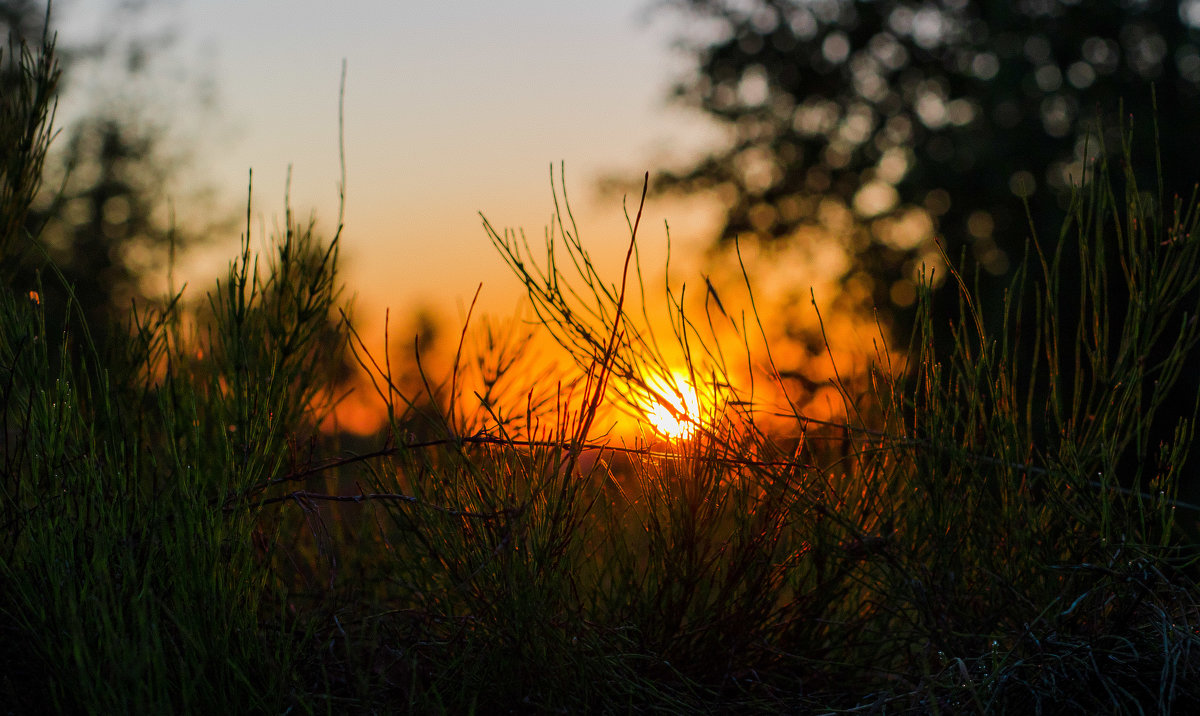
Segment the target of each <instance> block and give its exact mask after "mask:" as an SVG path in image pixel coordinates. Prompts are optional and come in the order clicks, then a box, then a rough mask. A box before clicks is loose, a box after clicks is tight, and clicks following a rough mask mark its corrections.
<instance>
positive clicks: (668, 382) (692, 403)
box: [644, 372, 700, 440]
mask: <svg viewBox="0 0 1200 716" xmlns="http://www.w3.org/2000/svg"><path fill="white" fill-rule="evenodd" d="M646 384H647V386H648V387H649V389H650V395H649V397H648V399H647V403H648V404H647V405H646V407H645V408H644V410H645V413H646V419H647V420H648V421H649V422H650V425H651V426H652V427H653V428H654V430H655V432H657V433H658V434H660V435H662V436H663V437H665V438H669V439H671V440H686V439H688V438H690V437H691V436H692V435H693V434H694V433H695V432H696V427H697V426H698V425H699V423H700V398H699V397H698V396H697V395H696V389H695V388H693V387H692V385H691V384H690V383H689V382H688V378H687V376H685V375H683V374H681V373H678V372H673V373H672V374H671V377H670V379H665V378H663V377H661V376H651V377H650V378H648V379H647V381H646Z"/></svg>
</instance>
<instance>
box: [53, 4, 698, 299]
mask: <svg viewBox="0 0 1200 716" xmlns="http://www.w3.org/2000/svg"><path fill="white" fill-rule="evenodd" d="M650 4H651V0H605V1H604V2H591V1H586V2H585V1H579V2H575V1H572V2H563V1H561V0H559V1H549V0H522V1H520V2H515V1H498V0H449V1H445V2H415V1H410V0H387V1H382V0H356V1H355V2H351V3H339V4H337V6H336V7H335V5H334V4H333V3H329V2H316V1H313V0H303V1H296V0H293V1H289V2H281V1H268V0H236V1H235V0H174V1H173V2H162V3H150V4H149V9H147V10H144V11H143V12H142V13H140V14H139V15H138V16H136V18H132V19H131V18H129V17H128V16H124V15H122V14H120V13H119V12H117V11H114V10H113V7H114V3H113V2H111V0H110V1H105V0H73V1H65V2H63V3H62V4H61V5H60V4H58V3H56V8H58V11H59V17H60V22H59V27H60V36H61V38H60V42H65V43H68V44H69V43H70V42H72V41H73V40H75V39H80V40H85V39H86V38H89V37H95V36H97V35H100V36H122V35H124V36H131V35H133V34H135V33H136V32H137V31H138V29H137V28H141V32H143V33H146V32H147V31H149V32H150V34H153V33H154V32H156V31H161V32H162V33H163V34H165V35H167V36H169V37H170V41H169V42H165V43H163V45H162V47H161V48H160V49H159V51H158V53H157V54H156V55H155V56H154V59H153V60H152V61H151V62H150V64H148V71H147V72H146V73H145V74H146V79H145V80H144V82H143V85H144V86H142V87H141V88H140V89H137V90H136V91H131V90H128V88H121V87H117V88H114V87H112V86H111V75H109V76H108V77H109V80H106V76H105V75H103V74H102V73H99V72H97V73H96V74H95V76H93V77H90V78H89V77H83V78H76V79H75V80H74V84H73V85H72V86H71V87H70V91H71V92H72V94H71V95H70V97H69V99H70V101H68V102H66V103H65V107H64V111H63V112H61V113H60V115H61V116H63V117H65V118H66V119H67V121H69V118H70V114H71V110H72V106H79V107H82V106H84V105H85V104H86V103H87V102H88V101H89V100H90V101H92V102H96V101H106V100H107V101H114V98H125V99H124V100H116V101H131V102H137V103H139V104H143V105H145V114H147V115H150V116H151V117H156V118H157V117H161V118H162V119H161V120H159V121H161V122H163V123H164V124H166V125H167V126H168V128H169V130H170V132H172V133H174V136H178V137H180V138H182V141H180V142H179V143H178V144H179V145H180V146H184V147H188V148H189V149H190V152H189V155H188V156H186V157H182V158H181V159H180V163H181V166H184V165H185V166H186V169H185V170H182V171H181V172H180V175H181V177H183V178H181V179H180V180H179V184H178V186H177V187H176V190H177V191H178V192H179V195H180V196H179V198H177V199H176V200H175V203H176V204H177V206H178V207H179V208H178V211H179V212H180V214H181V215H186V214H187V212H188V210H189V208H188V198H189V196H191V192H192V191H193V190H194V189H196V187H203V188H208V189H211V190H212V191H213V193H214V196H215V197H216V205H217V206H218V207H223V208H225V209H227V210H228V211H229V212H230V215H231V216H234V215H237V214H238V213H244V207H245V202H246V193H247V184H248V181H247V177H248V172H249V171H250V170H251V169H252V170H253V177H254V178H253V196H254V198H253V208H252V214H253V216H254V221H253V223H254V225H255V227H256V228H255V230H256V231H257V227H258V226H263V227H266V228H268V229H269V228H270V227H272V226H274V225H277V223H278V222H280V221H281V216H282V214H283V197H284V193H285V187H286V186H287V172H288V169H289V167H290V169H291V184H290V196H291V203H292V206H293V209H294V210H295V211H296V212H297V213H298V214H299V215H301V216H307V215H308V213H309V212H310V211H311V212H315V215H316V217H317V219H318V222H319V224H320V226H323V227H325V229H326V230H329V229H331V228H332V226H333V225H334V223H335V221H336V216H337V213H338V183H339V181H340V168H339V148H338V132H339V130H338V105H339V87H340V83H341V73H342V67H343V62H344V63H345V66H346V82H345V96H344V100H343V111H344V115H343V116H344V147H345V160H346V204H345V231H344V233H343V251H344V253H343V258H344V260H345V266H346V271H345V274H344V276H345V279H346V282H347V284H348V288H349V289H350V292H351V293H353V294H355V295H356V297H357V300H356V304H357V307H358V309H359V315H365V316H367V317H377V316H379V315H381V311H382V308H383V307H384V306H388V307H390V308H391V309H392V311H393V313H395V312H396V311H404V310H407V309H409V308H411V307H414V306H418V305H419V306H425V307H430V308H433V309H434V310H435V311H437V312H439V313H441V314H442V316H443V317H446V318H451V319H453V318H455V317H457V316H461V314H462V313H463V312H464V310H465V306H466V305H467V304H468V303H469V302H470V300H471V297H472V295H473V294H474V292H475V289H476V287H477V286H478V285H479V284H480V283H482V284H483V288H482V293H481V299H480V300H481V303H482V305H483V306H484V307H485V309H486V310H490V311H495V312H497V313H500V314H506V313H511V312H512V311H513V309H514V307H515V306H516V305H517V302H518V300H519V296H520V295H521V289H520V286H519V284H518V283H517V282H516V280H515V279H514V278H513V277H512V276H510V275H509V274H508V273H506V270H505V268H504V265H503V262H502V261H501V259H500V257H499V255H498V254H497V253H496V251H495V250H494V249H493V248H492V247H491V245H490V243H489V242H488V239H487V237H486V235H485V233H484V232H483V230H482V229H481V226H480V217H479V212H483V214H484V215H486V217H487V218H488V219H489V220H490V222H491V223H492V225H493V226H496V227H497V228H512V229H524V231H525V232H526V234H527V235H528V236H529V237H530V238H531V239H532V240H534V241H539V240H541V238H542V237H543V236H544V227H545V226H546V224H547V223H548V220H549V218H550V216H551V212H552V209H553V203H552V196H551V189H550V178H549V177H550V167H551V166H552V165H553V166H554V167H556V169H557V167H558V166H559V165H560V163H564V164H565V168H566V178H567V190H568V192H569V194H570V196H571V199H572V207H573V209H574V211H575V216H576V219H577V220H578V222H579V226H580V230H581V234H582V236H583V239H584V242H585V244H586V245H587V246H588V247H589V248H591V249H592V251H593V253H594V254H595V255H596V257H597V259H598V260H599V262H600V263H601V266H602V268H605V269H609V270H612V271H614V272H615V271H618V270H619V265H620V260H621V259H622V258H623V254H624V246H625V243H626V242H627V240H628V231H627V229H626V224H625V218H624V215H623V213H622V206H621V197H619V196H602V195H600V194H599V192H598V191H597V190H596V186H597V181H598V180H599V179H600V178H602V177H605V176H628V177H639V176H641V174H642V173H643V172H644V171H647V170H650V171H653V170H655V169H658V168H662V167H664V166H668V165H672V164H678V163H682V162H683V161H686V158H688V157H691V156H695V155H696V154H697V153H698V152H699V151H700V150H701V148H702V147H703V146H705V145H706V143H710V142H713V141H718V140H719V138H720V136H721V135H720V134H719V132H718V131H717V130H716V129H715V128H714V127H712V126H711V125H709V124H707V123H706V121H705V120H704V119H703V118H702V117H700V116H699V115H698V114H697V113H693V112H690V111H687V110H685V109H683V108H678V107H671V106H670V105H669V103H668V102H667V96H668V93H669V89H670V86H671V83H672V80H673V79H675V78H677V77H679V76H680V75H681V74H682V73H684V72H686V71H687V69H688V66H689V65H688V60H687V58H686V57H685V56H684V55H682V54H681V53H679V52H678V51H675V50H672V48H671V40H672V37H673V33H674V30H675V28H676V25H674V24H673V23H677V22H679V19H678V18H677V17H674V16H671V15H669V14H667V13H661V12H660V13H650V12H648V11H649V10H650ZM106 81H107V82H108V84H107V85H106ZM72 103H74V105H73V104H72ZM629 201H630V203H636V197H633V196H631V197H630V198H629ZM195 206H198V207H199V208H198V209H196V211H201V212H212V211H214V209H213V208H212V207H211V206H206V205H204V204H203V203H202V202H199V201H197V202H195ZM715 219H716V213H715V209H714V207H712V206H711V205H709V204H708V203H705V202H703V201H692V202H679V201H674V202H671V201H667V200H656V201H652V202H651V204H650V205H649V206H648V207H647V214H646V218H645V219H644V221H645V224H644V225H645V226H646V227H648V228H651V229H652V230H649V231H647V232H646V233H644V234H643V235H642V236H643V239H642V248H643V249H644V250H645V251H646V256H647V258H648V259H649V260H651V261H653V260H655V259H661V258H662V257H664V256H665V243H666V232H665V231H664V230H663V222H664V220H669V223H670V226H671V241H672V261H673V262H674V261H675V260H676V258H677V257H681V256H682V257H684V258H683V260H682V264H683V265H684V266H686V263H687V259H686V257H687V256H688V255H693V256H694V255H698V253H699V249H700V248H701V247H703V245H704V244H705V243H706V242H707V241H708V239H709V237H710V235H711V231H712V230H713V227H714V226H715ZM238 233H239V229H238V228H233V229H232V230H231V231H230V232H229V234H228V236H227V237H226V238H222V239H220V240H218V241H217V242H215V243H214V244H213V245H212V246H211V247H209V248H208V249H206V250H204V251H201V252H199V253H198V254H197V256H196V257H194V259H193V261H192V263H191V264H190V267H189V268H190V274H188V275H189V276H190V278H191V279H192V281H193V282H194V283H195V282H199V283H201V284H204V283H205V281H206V280H208V279H210V278H211V277H212V276H215V275H216V273H217V272H218V271H219V270H220V269H221V267H222V266H223V264H224V262H226V261H228V260H229V259H230V258H232V256H233V253H234V252H235V251H236V248H237V242H238ZM606 262H607V263H606ZM618 279H619V276H617V275H615V274H614V276H613V280H614V281H616V280H618Z"/></svg>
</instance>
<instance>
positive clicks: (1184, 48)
mask: <svg viewBox="0 0 1200 716" xmlns="http://www.w3.org/2000/svg"><path fill="white" fill-rule="evenodd" d="M655 7H656V8H657V9H659V10H663V9H666V10H668V11H669V12H671V13H673V14H674V15H675V16H677V17H678V19H679V20H680V23H679V24H680V27H681V31H680V33H679V36H678V45H679V47H680V48H681V49H682V51H684V52H685V53H687V54H688V55H690V56H691V57H692V58H694V61H695V65H694V66H695V71H694V72H693V73H691V74H688V75H687V76H684V77H682V78H680V79H679V81H678V82H677V83H676V85H675V87H674V95H673V99H674V101H676V102H678V103H682V104H683V105H686V106H690V107H694V108H695V109H696V110H698V111H700V112H703V113H704V114H705V115H707V116H709V117H711V118H712V119H714V120H715V121H717V122H718V123H720V124H722V125H723V126H725V127H726V128H727V129H728V136H729V141H728V143H727V144H725V145H724V146H720V147H715V148H713V150H712V151H711V152H710V153H708V154H707V155H705V156H703V157H702V158H700V159H699V160H698V161H696V162H695V163H692V164H690V165H687V166H683V167H677V168H674V169H672V170H669V171H663V172H661V173H659V174H658V175H657V177H656V181H655V187H656V188H657V189H658V190H660V191H678V192H685V193H694V192H699V191H714V192H716V194H717V195H718V197H719V198H720V200H721V201H722V202H723V206H724V222H723V227H722V228H721V230H720V234H719V236H718V238H717V241H718V244H728V243H730V242H732V241H733V240H734V239H735V238H739V237H740V239H741V240H742V241H747V240H752V239H755V240H757V241H758V242H759V243H760V244H766V245H772V246H776V247H779V248H783V247H787V246H789V245H790V244H794V243H796V242H800V243H804V242H805V241H806V240H807V237H809V236H811V231H810V230H811V229H812V228H813V227H830V226H831V225H834V226H836V225H837V224H839V222H840V223H841V224H843V225H844V226H843V228H840V229H839V231H837V232H836V233H837V234H838V235H839V243H840V246H841V248H842V249H843V250H844V251H845V252H846V253H847V254H848V256H849V259H850V260H849V261H847V262H846V263H845V264H844V265H843V269H842V271H841V282H842V286H843V288H844V289H845V290H846V292H847V294H849V296H851V297H856V298H857V300H858V301H859V302H861V303H862V304H863V305H865V306H868V307H869V306H872V305H874V306H878V307H880V308H882V309H883V310H884V311H885V313H887V314H890V315H891V316H892V317H894V318H898V319H899V320H898V322H897V327H898V328H900V329H903V328H905V327H906V326H907V325H908V323H909V320H910V319H911V311H909V310H908V309H909V308H910V307H911V306H912V305H913V302H914V300H915V297H916V284H917V283H918V282H919V273H920V270H921V265H922V263H923V262H924V263H926V264H928V265H929V266H931V267H937V266H938V265H940V263H941V261H940V260H939V257H938V255H937V251H936V248H935V247H934V245H933V239H934V237H935V236H936V237H938V238H939V239H940V240H941V241H942V242H943V243H944V246H945V249H946V252H947V254H948V255H949V256H950V257H951V259H953V260H954V261H956V262H957V261H958V260H959V258H960V256H962V257H964V258H965V259H966V267H967V269H968V275H970V274H971V269H972V267H977V268H978V269H980V276H981V278H982V283H983V288H984V290H985V292H986V291H988V290H990V291H992V292H993V293H996V292H998V291H999V290H1001V288H1002V287H1003V286H1004V285H1005V284H1006V282H1007V279H1001V278H1000V277H1003V276H1005V275H1006V274H1008V272H1009V270H1010V269H1011V268H1012V267H1013V265H1014V263H1016V262H1019V261H1020V260H1021V258H1022V256H1023V254H1024V244H1025V241H1026V239H1027V238H1028V237H1029V236H1030V223H1029V220H1028V219H1027V218H1026V214H1025V210H1024V207H1023V205H1022V200H1025V201H1028V202H1029V206H1030V210H1031V213H1032V216H1033V222H1034V224H1033V228H1034V229H1036V230H1037V232H1038V235H1039V238H1040V239H1041V240H1043V241H1046V240H1050V241H1051V242H1053V240H1054V238H1055V236H1056V234H1057V232H1058V229H1059V227H1060V225H1061V222H1062V218H1063V217H1064V215H1065V214H1064V209H1065V207H1066V204H1067V201H1068V200H1069V197H1070V187H1071V184H1072V182H1075V183H1078V182H1079V181H1081V179H1082V176H1083V165H1084V159H1085V156H1089V157H1093V158H1094V157H1096V156H1098V155H1099V154H1100V153H1101V151H1102V150H1101V147H1100V144H1101V141H1100V140H1103V141H1104V143H1105V149H1106V150H1107V152H1108V153H1109V154H1110V155H1112V154H1115V153H1119V152H1120V141H1119V132H1120V128H1121V123H1122V117H1120V116H1118V113H1119V112H1123V113H1124V115H1125V116H1126V117H1129V116H1132V117H1133V118H1135V120H1137V122H1138V126H1139V128H1140V129H1142V130H1145V131H1143V132H1142V135H1143V138H1145V139H1147V140H1148V141H1147V145H1148V144H1149V141H1152V140H1149V133H1148V128H1149V127H1150V126H1151V122H1152V119H1153V117H1154V116H1155V114H1156V113H1155V108H1154V107H1153V106H1152V92H1151V87H1152V86H1153V88H1154V91H1155V92H1156V93H1157V105H1158V107H1157V110H1158V111H1157V117H1158V123H1159V126H1160V129H1161V136H1162V147H1161V148H1162V153H1163V155H1164V156H1166V157H1170V159H1171V161H1169V162H1167V163H1166V164H1165V165H1164V167H1163V169H1164V179H1165V186H1166V188H1167V191H1168V193H1169V192H1172V191H1175V192H1181V193H1183V194H1184V195H1185V196H1186V195H1187V194H1188V193H1189V192H1190V191H1191V188H1192V186H1193V184H1194V182H1195V180H1196V175H1195V172H1194V167H1196V166H1198V165H1200V144H1197V143H1196V142H1195V139H1194V122H1195V117H1196V116H1197V112H1198V111H1200V2H1198V1H1197V0H1182V1H1181V2H1172V1H1169V0H1103V1H1097V2H1090V1H1089V2H1080V1H1079V0H1018V1H1017V2H1011V3H1008V2H1005V3H998V2H975V1H972V0H940V1H936V2H935V1H930V0H915V1H914V0H873V1H871V2H860V1H855V0H806V1H799V2H798V1H794V0H662V1H661V2H659V3H657V4H656V5H655ZM1089 138H1090V139H1089ZM1141 169H1142V170H1144V171H1145V174H1144V175H1142V176H1140V177H1139V179H1141V181H1140V183H1141V185H1142V186H1144V187H1145V188H1147V189H1150V188H1153V187H1155V186H1156V185H1157V181H1156V178H1155V177H1154V176H1153V171H1154V167H1153V163H1152V162H1146V166H1144V167H1141ZM943 273H944V272H943ZM935 280H936V277H935ZM943 293H945V294H947V295H948V292H943ZM901 333H903V334H904V335H905V337H906V332H904V331H901Z"/></svg>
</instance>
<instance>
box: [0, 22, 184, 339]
mask: <svg viewBox="0 0 1200 716" xmlns="http://www.w3.org/2000/svg"><path fill="white" fill-rule="evenodd" d="M140 7H141V6H140V5H139V4H138V3H130V4H128V6H127V7H126V6H122V9H121V12H127V13H134V14H136V13H137V12H138V11H139V8H140ZM54 11H55V12H54V13H48V12H47V5H46V3H44V2H32V1H30V0H0V27H2V28H3V29H4V30H5V34H6V36H7V41H8V43H9V44H10V45H12V46H14V47H19V46H20V45H21V43H26V44H28V45H31V46H36V45H37V43H38V42H40V38H41V36H42V33H43V32H48V34H49V35H53V34H54V27H55V24H56V14H55V13H57V11H58V6H57V5H55V6H54ZM47 23H49V27H48V28H47V27H46V25H47ZM164 41H165V40H164V39H163V38H161V37H149V36H139V37H135V38H134V39H132V40H128V41H119V40H116V39H113V38H107V37H101V38H99V39H95V40H94V41H88V42H85V43H82V44H79V45H77V46H73V47H65V48H64V47H62V46H59V47H58V48H56V53H57V55H58V56H59V58H60V61H61V64H62V68H63V81H62V82H61V83H60V84H61V87H60V90H65V91H70V90H71V78H72V76H73V72H75V71H76V70H79V69H82V66H83V65H85V64H86V63H89V62H94V61H102V60H104V59H105V58H107V57H109V56H117V57H118V58H119V59H120V63H119V64H120V65H121V68H122V70H123V71H125V72H128V73H130V75H131V76H132V75H137V74H138V73H141V72H143V71H144V70H145V69H146V66H147V64H146V63H147V61H148V58H149V56H150V55H151V54H152V51H153V48H154V47H156V46H158V45H161V44H162V43H163V42H164ZM59 131H60V132H61V133H60V134H59V135H58V136H57V137H56V138H55V140H54V143H53V144H52V147H51V152H50V154H49V156H48V157H47V158H46V162H45V178H44V180H43V181H42V196H41V197H40V198H39V200H38V201H36V202H34V207H33V211H31V212H30V214H29V216H28V217H26V219H25V221H26V222H27V223H28V228H29V231H28V235H29V236H36V237H39V240H38V243H37V244H36V245H35V244H33V243H30V244H29V245H28V246H27V250H26V251H25V252H24V256H23V261H22V264H23V269H22V270H21V271H20V272H18V273H19V275H18V277H17V284H18V286H19V287H20V288H21V289H22V290H33V289H34V288H35V287H36V286H37V285H38V284H39V282H40V284H41V286H42V294H43V295H42V300H44V301H45V302H46V305H47V309H48V312H49V314H50V315H51V316H56V317H58V319H61V318H65V314H64V312H65V310H66V298H65V287H63V286H61V285H59V282H58V281H57V280H56V279H55V278H54V277H53V276H52V275H51V273H52V272H50V270H49V264H48V262H47V259H49V260H50V261H52V262H53V264H54V266H55V267H56V269H57V270H58V271H61V272H62V274H63V276H64V277H65V278H66V279H67V284H68V285H70V286H71V287H72V290H73V292H74V295H75V298H76V299H77V301H78V306H79V308H80V309H81V310H82V312H83V315H84V317H85V319H86V321H87V323H88V326H89V330H90V331H91V333H92V335H93V336H94V337H95V338H97V339H99V341H100V342H103V337H104V335H105V334H106V333H107V331H108V329H109V327H110V324H112V323H113V322H114V321H118V322H119V321H123V320H124V318H125V317H126V316H127V314H128V311H129V308H130V302H131V300H136V299H145V298H147V297H146V296H144V295H143V281H142V277H143V276H144V275H146V274H147V273H148V272H151V271H162V270H163V269H164V268H165V265H166V263H167V260H168V254H169V251H170V248H171V244H172V242H177V243H178V244H180V246H181V248H182V247H183V246H184V245H186V244H189V243H195V242H196V241H197V240H198V239H199V236H196V235H193V234H189V233H185V232H176V231H175V229H174V227H173V226H172V225H171V220H170V217H169V216H168V212H167V211H166V209H167V199H168V197H167V195H166V190H165V188H164V187H165V186H166V185H167V179H168V178H169V177H170V175H171V174H172V172H173V171H174V170H175V167H174V166H173V164H174V162H173V160H174V157H170V156H168V155H167V154H166V153H165V152H164V151H163V147H162V138H163V136H164V135H163V130H162V128H161V127H160V126H157V125H155V124H153V123H151V122H147V121H146V118H145V117H143V116H140V114H139V111H138V110H137V108H136V107H132V106H121V107H113V106H105V105H104V104H103V103H101V104H99V105H95V106H92V107H91V108H89V109H88V110H87V112H86V114H85V115H84V116H83V117H82V118H79V119H77V120H76V121H74V122H73V123H72V124H71V125H70V126H69V127H67V128H66V129H65V130H59ZM39 274H40V278H39ZM58 319H55V320H58Z"/></svg>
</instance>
